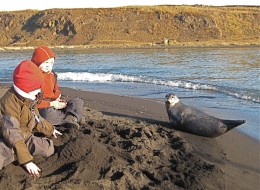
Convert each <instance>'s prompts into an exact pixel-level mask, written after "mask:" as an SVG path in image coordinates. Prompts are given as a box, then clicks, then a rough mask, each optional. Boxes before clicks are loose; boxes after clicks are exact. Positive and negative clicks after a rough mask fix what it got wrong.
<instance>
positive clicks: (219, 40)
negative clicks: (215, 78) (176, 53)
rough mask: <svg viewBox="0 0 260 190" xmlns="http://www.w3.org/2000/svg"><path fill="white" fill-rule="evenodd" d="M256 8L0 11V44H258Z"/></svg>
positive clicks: (259, 32) (259, 18)
mask: <svg viewBox="0 0 260 190" xmlns="http://www.w3.org/2000/svg"><path fill="white" fill-rule="evenodd" d="M259 21H260V9H259V7H244V6H243V7H240V6H238V7H210V6H147V7H120V8H102V9H49V10H43V11H36V10H26V11H14V12H0V46H1V47H29V46H37V45H42V44H44V45H49V46H83V47H143V46H157V45H159V46H161V45H168V46H216V45H260V22H259Z"/></svg>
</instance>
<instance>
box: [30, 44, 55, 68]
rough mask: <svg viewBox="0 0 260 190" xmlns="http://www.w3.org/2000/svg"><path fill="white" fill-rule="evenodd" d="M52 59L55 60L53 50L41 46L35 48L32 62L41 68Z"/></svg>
mask: <svg viewBox="0 0 260 190" xmlns="http://www.w3.org/2000/svg"><path fill="white" fill-rule="evenodd" d="M50 58H55V55H54V53H53V52H52V51H51V49H50V48H48V47H47V46H39V47H37V48H35V50H34V52H33V55H32V59H31V60H32V62H34V63H35V64H36V65H37V66H38V67H39V66H40V65H41V64H42V63H43V62H44V61H46V60H48V59H50Z"/></svg>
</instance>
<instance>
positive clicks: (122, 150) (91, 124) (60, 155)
mask: <svg viewBox="0 0 260 190" xmlns="http://www.w3.org/2000/svg"><path fill="white" fill-rule="evenodd" d="M7 89H8V87H7V86H3V85H2V86H1V87H0V96H2V95H3V93H4V92H5V91H6V90H7ZM61 90H62V92H63V94H64V95H65V97H66V98H67V99H70V98H73V97H80V98H82V99H83V100H84V102H85V107H84V115H85V117H86V123H85V124H84V125H81V129H80V130H76V129H73V128H70V127H57V128H58V130H60V131H61V132H62V133H63V135H62V136H60V137H59V138H58V139H53V140H54V143H55V153H54V155H52V156H51V157H49V158H46V159H45V158H41V157H35V162H36V163H37V164H38V165H39V166H40V168H41V169H42V170H43V172H42V175H41V177H40V178H39V179H32V178H31V177H30V176H29V175H28V174H26V173H25V172H24V171H23V170H22V169H21V168H20V167H19V166H17V164H16V163H14V164H10V165H8V166H7V167H6V168H4V169H3V170H1V171H0V184H1V185H0V189H106V190H107V189H120V190H121V189H143V190H144V189H252V190H253V189H257V188H259V186H260V182H259V181H260V159H259V157H260V149H259V142H258V141H255V140H254V139H251V138H249V137H248V136H246V135H244V134H241V133H239V132H237V131H236V130H232V131H229V132H228V133H226V134H224V135H222V136H220V137H217V138H205V137H199V136H195V135H191V134H187V133H183V132H180V131H176V130H173V129H171V127H170V126H169V124H168V116H167V113H166V110H165V107H164V104H163V103H162V102H159V101H157V100H150V99H139V98H132V97H126V96H117V95H111V94H103V93H95V92H86V91H80V90H74V89H69V88H61ZM14 171H15V172H14Z"/></svg>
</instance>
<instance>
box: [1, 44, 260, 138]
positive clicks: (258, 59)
mask: <svg viewBox="0 0 260 190" xmlns="http://www.w3.org/2000/svg"><path fill="white" fill-rule="evenodd" d="M55 53H56V54H57V58H56V61H55V66H54V70H55V72H56V73H57V74H58V79H59V84H60V86H66V87H71V88H77V89H81V90H88V91H95V92H103V93H110V94H117V95H125V96H133V97H141V98H149V99H156V101H159V102H161V103H162V104H164V102H163V100H164V97H165V95H166V94H167V93H175V94H176V95H177V96H178V97H179V98H180V99H181V101H182V102H183V103H185V104H188V105H191V106H194V107H197V108H199V109H202V110H203V111H206V112H207V113H209V114H211V115H214V116H217V117H221V118H224V119H246V120H247V122H246V123H245V124H243V125H241V126H239V127H237V128H236V129H237V130H239V131H241V132H243V133H245V134H247V135H249V136H250V137H252V138H254V139H257V140H260V85H259V82H260V81H259V76H260V48H259V47H254V48H176V49H123V50H117V49H111V50H58V51H55ZM31 54H32V51H20V52H17V51H15V52H0V55H1V60H0V82H1V83H5V82H6V83H9V82H12V72H13V69H14V68H15V67H16V65H17V64H19V63H20V62H21V61H22V60H25V59H30V57H31Z"/></svg>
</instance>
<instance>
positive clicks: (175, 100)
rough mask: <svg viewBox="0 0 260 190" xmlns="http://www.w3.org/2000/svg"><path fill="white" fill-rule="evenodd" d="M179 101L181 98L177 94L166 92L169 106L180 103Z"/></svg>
mask: <svg viewBox="0 0 260 190" xmlns="http://www.w3.org/2000/svg"><path fill="white" fill-rule="evenodd" d="M179 101H180V100H179V98H178V97H177V96H176V95H175V94H166V96H165V104H168V105H169V106H174V105H175V104H177V103H179Z"/></svg>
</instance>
